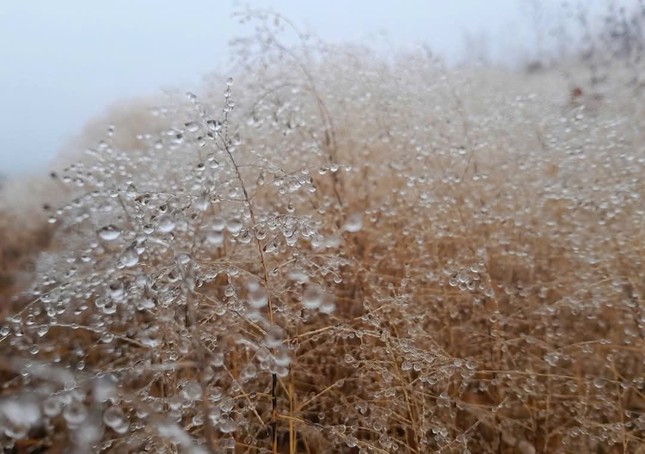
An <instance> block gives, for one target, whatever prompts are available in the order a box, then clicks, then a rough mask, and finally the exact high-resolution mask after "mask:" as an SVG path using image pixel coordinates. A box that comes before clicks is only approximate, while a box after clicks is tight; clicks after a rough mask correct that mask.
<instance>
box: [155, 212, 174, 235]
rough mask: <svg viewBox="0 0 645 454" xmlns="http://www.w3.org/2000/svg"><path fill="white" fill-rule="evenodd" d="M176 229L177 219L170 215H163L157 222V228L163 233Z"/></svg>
mask: <svg viewBox="0 0 645 454" xmlns="http://www.w3.org/2000/svg"><path fill="white" fill-rule="evenodd" d="M174 229H175V220H174V219H173V218H172V216H170V215H165V216H161V217H160V218H159V222H158V223H157V230H158V231H160V232H161V233H170V232H172V231H173V230H174Z"/></svg>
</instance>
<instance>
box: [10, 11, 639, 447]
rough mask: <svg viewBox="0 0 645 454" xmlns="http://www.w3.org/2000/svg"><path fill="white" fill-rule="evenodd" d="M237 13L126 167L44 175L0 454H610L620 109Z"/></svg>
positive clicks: (615, 413) (624, 135) (633, 255)
mask: <svg viewBox="0 0 645 454" xmlns="http://www.w3.org/2000/svg"><path fill="white" fill-rule="evenodd" d="M251 16H253V17H254V18H255V19H256V20H258V21H259V24H260V26H259V27H258V36H256V37H255V38H254V39H253V40H241V41H239V42H238V43H237V45H238V46H241V48H240V51H239V56H240V59H241V60H240V65H239V66H240V68H242V69H240V74H239V76H238V77H236V80H235V83H233V81H232V80H228V81H225V80H220V79H217V80H216V81H215V82H212V83H211V84H210V85H208V86H206V87H205V89H204V92H203V93H200V94H199V95H195V94H192V93H189V94H187V96H185V97H183V96H181V97H180V96H174V95H173V96H170V97H169V98H167V99H166V101H165V104H163V105H159V106H156V107H155V108H154V110H153V113H154V116H155V130H156V131H157V132H154V131H153V132H149V131H141V133H140V135H139V137H138V142H137V143H138V144H139V145H140V146H137V147H135V148H134V149H126V148H125V147H121V146H118V143H119V142H118V140H116V137H117V136H118V134H119V130H118V128H117V127H107V129H106V136H105V138H104V139H103V140H102V141H100V143H98V144H97V145H96V146H95V147H93V148H92V149H90V150H89V151H88V155H87V156H86V157H85V158H84V159H83V160H82V161H81V162H79V163H77V164H74V165H72V166H70V167H69V168H67V169H66V170H65V172H63V173H62V174H61V177H60V179H61V181H62V182H64V183H65V184H66V185H67V187H69V195H70V197H69V198H70V202H69V203H67V204H66V205H64V206H62V207H61V208H59V209H57V210H53V211H52V216H51V223H52V225H53V227H54V229H55V233H54V238H53V242H52V245H51V246H50V247H49V248H48V249H47V251H46V252H44V253H43V254H42V255H41V258H40V260H39V262H38V266H37V276H38V279H37V282H36V283H35V285H34V287H33V289H32V291H31V294H30V300H29V301H28V302H27V303H26V304H25V305H24V306H23V307H21V308H18V309H17V310H16V311H15V313H13V314H11V315H10V316H8V317H7V318H6V319H5V320H4V321H3V322H2V325H1V326H0V339H1V343H0V346H1V348H2V349H3V354H4V358H5V359H4V360H2V363H1V365H2V369H3V371H2V377H3V381H4V385H3V388H2V393H3V397H2V400H1V401H0V432H1V433H0V437H1V438H0V439H1V441H2V444H3V446H4V447H5V448H6V449H15V450H19V449H22V447H23V446H25V445H31V446H42V447H48V448H52V449H55V448H59V449H63V448H64V447H68V446H76V447H77V449H78V450H80V451H98V450H102V451H104V452H126V451H127V452H141V451H149V452H225V451H227V450H229V451H234V452H365V453H367V452H417V453H424V452H433V451H443V452H523V453H531V452H559V451H572V450H580V451H581V452H583V451H587V450H591V449H595V450H598V452H613V451H609V450H608V451H602V449H605V448H604V447H606V446H610V447H611V446H613V448H608V449H613V450H622V451H633V450H634V449H636V447H637V446H638V445H639V444H641V443H642V434H643V429H644V421H643V413H642V411H643V405H644V404H643V399H642V393H643V386H644V385H645V383H644V382H643V378H642V377H643V369H642V367H643V366H642V354H643V336H644V326H643V313H642V291H643V288H642V286H643V274H642V269H643V263H642V257H643V232H644V231H645V229H643V225H642V220H643V205H642V199H641V197H642V189H643V187H642V181H641V180H642V179H641V178H639V176H640V175H642V174H643V171H644V170H645V169H644V167H645V156H644V155H643V150H642V147H641V148H638V147H639V145H638V144H640V143H642V132H641V131H643V126H645V125H643V121H644V118H645V117H643V116H642V113H639V112H637V111H635V110H633V109H632V110H628V109H622V108H621V106H625V105H628V103H629V102H632V97H633V96H634V94H633V92H626V91H624V90H623V89H622V88H621V86H620V85H618V84H617V85H616V86H611V85H609V86H608V87H607V93H606V96H607V98H611V99H612V100H613V101H612V103H611V104H608V105H607V106H606V107H603V108H602V109H600V110H599V111H598V112H593V113H590V112H587V111H586V110H585V108H584V106H578V107H571V106H568V105H567V103H566V96H567V88H566V82H565V83H562V81H560V82H557V81H553V80H548V81H546V80H545V81H544V83H542V84H541V85H539V86H538V87H527V86H525V84H524V83H520V82H521V81H520V82H518V81H517V79H515V78H514V77H515V76H512V75H509V74H504V73H500V72H494V73H487V72H485V71H483V70H482V71H481V72H479V73H476V74H472V73H468V72H466V71H463V72H458V71H455V72H454V73H451V74H450V76H449V77H448V76H447V74H446V72H445V71H444V70H442V69H441V65H439V64H438V63H437V62H436V61H434V60H432V59H430V58H428V57H427V56H425V55H408V56H406V57H405V58H402V59H401V60H400V61H399V60H397V59H393V60H391V61H385V60H383V59H381V58H378V57H377V56H375V55H372V54H371V53H370V52H369V51H367V50H363V49H357V48H332V47H330V46H324V45H313V44H312V43H311V42H310V39H309V38H308V37H306V36H304V35H301V36H300V38H301V39H302V41H301V44H300V45H298V46H287V45H285V44H282V42H281V40H280V39H281V38H280V37H281V36H282V35H281V34H280V33H281V28H282V27H283V26H285V27H286V30H283V31H284V32H288V30H292V29H291V28H290V26H289V25H288V23H287V22H286V21H285V20H284V19H283V18H281V17H280V16H275V15H269V14H258V15H251ZM296 32H297V31H296ZM258 46H259V47H258ZM546 77H549V76H545V78H546ZM547 82H548V83H547ZM501 88H503V90H502V89H501ZM222 89H223V94H222ZM639 96H641V95H639ZM160 124H163V125H164V126H163V127H161V128H158V126H159V125H160ZM158 130H161V132H158ZM17 408H22V409H23V410H24V411H22V412H18V411H17V410H16V409H17Z"/></svg>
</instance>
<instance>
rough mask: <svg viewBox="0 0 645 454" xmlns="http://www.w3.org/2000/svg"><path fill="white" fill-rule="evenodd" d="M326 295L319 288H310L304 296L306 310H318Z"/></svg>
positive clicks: (303, 301) (303, 302)
mask: <svg viewBox="0 0 645 454" xmlns="http://www.w3.org/2000/svg"><path fill="white" fill-rule="evenodd" d="M324 296H325V294H324V293H323V292H322V291H321V290H320V288H318V287H314V286H309V287H307V289H306V290H305V292H304V293H303V295H302V305H303V306H304V307H305V309H318V308H319V307H320V305H321V304H322V302H323V298H324Z"/></svg>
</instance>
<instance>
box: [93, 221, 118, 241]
mask: <svg viewBox="0 0 645 454" xmlns="http://www.w3.org/2000/svg"><path fill="white" fill-rule="evenodd" d="M98 235H99V237H100V238H101V239H102V240H104V241H114V240H116V239H117V238H118V237H120V236H121V230H120V229H119V228H118V227H117V226H115V225H113V224H110V225H106V226H105V227H102V228H100V229H99V231H98Z"/></svg>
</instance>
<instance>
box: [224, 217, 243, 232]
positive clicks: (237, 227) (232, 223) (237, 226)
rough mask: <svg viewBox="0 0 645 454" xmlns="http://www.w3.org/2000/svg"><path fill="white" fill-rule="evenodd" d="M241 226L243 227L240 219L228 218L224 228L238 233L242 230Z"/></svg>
mask: <svg viewBox="0 0 645 454" xmlns="http://www.w3.org/2000/svg"><path fill="white" fill-rule="evenodd" d="M242 227H244V225H243V224H242V221H240V220H239V219H237V218H233V219H229V220H228V221H227V222H226V230H228V231H229V232H231V233H232V234H236V233H240V231H241V230H242Z"/></svg>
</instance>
